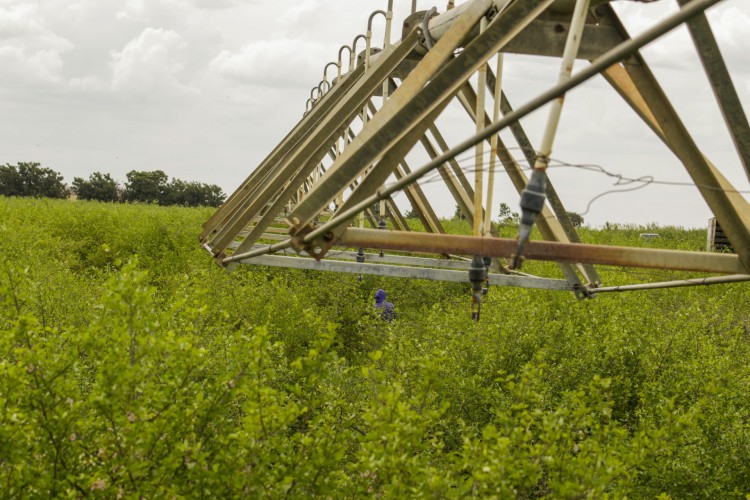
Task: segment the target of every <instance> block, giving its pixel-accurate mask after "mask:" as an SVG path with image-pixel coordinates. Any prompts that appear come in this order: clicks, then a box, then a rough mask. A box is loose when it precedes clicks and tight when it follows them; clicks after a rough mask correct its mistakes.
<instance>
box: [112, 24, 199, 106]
mask: <svg viewBox="0 0 750 500" xmlns="http://www.w3.org/2000/svg"><path fill="white" fill-rule="evenodd" d="M186 45H187V44H186V42H185V40H184V39H183V37H182V36H180V34H179V33H176V32H174V31H169V30H164V29H154V28H147V29H145V30H144V31H143V32H142V33H141V34H140V35H139V36H138V37H137V38H135V39H134V40H132V41H130V42H129V43H128V44H127V45H126V46H125V47H124V48H123V49H122V50H121V51H119V52H113V53H112V61H111V67H112V83H111V88H112V90H114V91H116V92H125V93H135V94H151V93H174V92H177V93H178V94H184V93H191V92H193V90H192V89H190V88H189V87H187V86H185V85H183V84H182V83H181V82H180V80H179V76H180V73H181V72H182V70H183V67H184V63H183V50H184V49H185V47H186Z"/></svg>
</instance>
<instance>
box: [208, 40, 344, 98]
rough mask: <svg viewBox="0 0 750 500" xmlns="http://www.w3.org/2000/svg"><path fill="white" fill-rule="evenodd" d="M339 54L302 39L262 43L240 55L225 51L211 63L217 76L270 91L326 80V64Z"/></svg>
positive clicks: (240, 52) (257, 43)
mask: <svg viewBox="0 0 750 500" xmlns="http://www.w3.org/2000/svg"><path fill="white" fill-rule="evenodd" d="M332 53H333V54H335V51H333V50H332V49H331V47H329V46H328V45H326V44H321V43H309V42H303V41H300V40H289V39H281V40H270V41H258V42H253V43H250V44H248V45H245V46H244V47H243V48H242V49H241V50H240V51H239V52H237V53H231V52H229V51H226V50H224V51H222V52H221V53H220V54H219V55H218V56H216V58H215V59H214V60H213V61H211V69H212V70H213V71H215V72H216V73H217V74H219V75H221V76H223V77H224V78H228V79H230V80H234V81H236V82H239V83H242V84H245V85H254V86H260V87H270V88H299V87H300V86H302V87H311V86H312V85H314V84H316V83H317V82H319V81H320V80H321V79H322V78H323V73H322V72H323V64H324V62H325V61H326V58H328V59H330V56H331V54H332Z"/></svg>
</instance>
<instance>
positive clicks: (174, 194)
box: [0, 162, 226, 207]
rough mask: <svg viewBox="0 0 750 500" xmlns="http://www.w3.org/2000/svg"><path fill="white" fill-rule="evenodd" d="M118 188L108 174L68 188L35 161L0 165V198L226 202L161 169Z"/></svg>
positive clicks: (213, 189) (134, 175)
mask: <svg viewBox="0 0 750 500" xmlns="http://www.w3.org/2000/svg"><path fill="white" fill-rule="evenodd" d="M126 177H127V182H125V184H124V185H121V184H120V183H119V182H117V181H116V180H115V179H113V178H112V176H111V175H109V174H104V173H101V172H94V173H93V174H91V175H90V176H89V178H88V179H84V178H82V177H75V178H74V179H73V183H72V185H71V186H70V187H68V186H67V185H66V184H65V182H64V178H63V176H62V175H61V174H60V173H59V172H55V171H54V170H52V169H50V168H45V167H42V166H41V165H40V164H39V163H36V162H19V163H18V164H17V165H11V164H6V165H0V195H2V196H19V197H34V198H68V197H69V196H70V195H71V193H72V194H75V195H76V196H77V198H78V199H81V200H93V201H103V202H110V203H126V202H127V203H133V202H140V203H157V204H159V205H165V206H166V205H181V206H188V207H197V206H210V207H218V206H219V205H221V204H222V203H224V200H225V199H226V195H225V194H224V191H223V190H222V189H221V188H220V187H219V186H217V185H216V184H205V183H202V182H191V181H183V180H180V179H177V178H172V180H171V181H170V180H169V176H167V174H166V173H164V172H163V171H162V170H154V171H137V170H131V171H130V172H128V173H127V174H126Z"/></svg>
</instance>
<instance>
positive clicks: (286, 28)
mask: <svg viewBox="0 0 750 500" xmlns="http://www.w3.org/2000/svg"><path fill="white" fill-rule="evenodd" d="M445 3H446V2H445V0H441V2H440V3H439V4H434V3H432V2H429V1H426V0H420V1H419V2H418V8H419V9H428V8H430V7H432V6H433V5H436V6H437V7H438V9H439V10H441V11H442V10H443V9H444V8H445V5H444V4H445ZM457 3H460V2H457ZM386 4H387V2H386V0H356V1H353V0H348V1H346V0H300V1H287V0H38V1H30V0H0V164H4V163H11V164H15V163H17V162H19V161H37V162H40V163H42V165H43V166H45V167H50V168H52V169H54V170H57V171H59V172H61V173H62V174H63V175H64V176H65V179H66V181H67V182H68V183H70V182H72V180H73V177H74V176H80V177H88V175H89V174H91V173H92V172H95V171H101V172H108V173H111V174H112V175H113V176H114V177H115V178H116V179H118V180H119V181H121V182H123V181H124V180H125V174H126V172H128V171H130V170H156V169H161V170H164V171H165V172H166V173H167V174H168V175H169V176H170V177H177V178H181V179H184V180H192V181H201V182H209V183H215V184H218V185H220V186H221V187H222V188H223V189H224V190H225V191H226V192H227V194H229V193H231V192H232V191H234V189H235V188H236V187H237V186H238V185H239V184H240V183H241V182H242V180H243V179H244V178H245V177H246V176H247V175H248V174H249V173H250V172H251V171H252V169H253V168H254V167H255V166H256V165H257V164H258V163H259V162H260V161H261V160H262V159H263V158H264V157H265V155H266V154H267V153H268V152H269V151H270V150H271V149H272V148H273V147H274V146H275V145H276V144H277V142H278V141H279V140H280V139H281V138H282V137H283V136H284V135H285V134H286V133H287V132H288V131H289V130H290V129H291V127H293V126H294V124H295V123H296V122H297V121H298V120H299V118H300V117H301V115H302V112H303V111H304V108H305V101H306V100H307V98H308V97H309V95H310V88H311V87H312V86H313V85H316V84H317V83H318V82H319V81H320V80H321V78H322V69H323V66H324V65H325V63H327V62H329V61H332V60H336V58H337V53H338V49H339V47H340V46H341V45H342V44H350V43H351V41H352V39H353V38H354V36H355V35H357V34H359V33H363V32H364V31H365V30H366V20H367V17H368V15H369V13H370V12H372V11H373V10H376V9H383V8H385V6H386ZM675 4H676V2H675V1H674V0H660V1H658V2H654V3H651V4H641V3H632V2H623V1H620V2H614V5H615V6H616V8H617V10H618V12H620V13H621V15H622V16H623V18H624V20H625V22H626V25H627V26H628V28H629V29H630V30H631V32H632V33H634V34H635V33H637V32H639V31H640V30H642V29H644V28H645V27H647V26H649V25H650V24H652V23H653V22H654V21H655V20H657V19H659V18H662V17H664V16H666V15H668V14H669V13H671V12H673V11H674V10H675ZM410 7H411V1H410V0H396V8H397V12H396V16H395V26H397V27H398V28H395V29H394V40H395V39H396V38H397V37H398V35H399V33H400V25H401V21H402V20H403V18H404V15H405V14H407V13H408V10H409V9H410ZM709 18H710V20H711V22H712V24H713V27H714V29H715V32H716V34H717V38H718V39H719V43H720V46H721V49H722V51H723V52H724V55H725V57H726V60H727V63H728V65H729V68H730V71H731V73H732V76H733V78H734V82H735V85H736V86H737V89H738V92H739V94H740V96H741V99H742V101H743V104H744V106H745V109H748V108H749V107H750V55H748V54H750V38H749V37H748V36H747V33H748V31H749V30H750V2H748V0H725V1H724V2H723V3H722V4H720V5H719V6H718V7H715V8H714V9H712V10H711V11H710V12H709ZM382 33H383V22H382V21H381V19H380V18H378V20H377V21H376V23H375V36H376V38H378V39H379V40H382ZM645 54H646V57H647V59H648V60H649V62H651V64H652V65H653V68H654V71H655V73H656V74H657V76H659V77H660V78H662V79H663V84H664V86H665V89H666V90H667V93H668V95H669V96H670V98H671V99H673V101H674V103H675V105H676V107H677V109H678V110H679V112H680V114H681V116H682V117H683V119H685V121H686V123H687V125H688V127H689V128H690V130H691V131H692V132H693V133H694V134H695V137H696V139H697V141H698V143H699V145H700V146H701V148H702V149H703V150H704V152H705V153H706V154H707V155H708V156H709V157H710V158H711V159H712V160H713V161H714V162H715V163H716V164H717V165H719V166H720V167H721V168H722V169H724V171H725V172H727V175H728V177H729V178H730V180H732V181H733V182H734V183H735V186H736V187H737V188H738V189H740V190H750V185H749V184H748V181H747V178H746V176H745V175H744V173H743V172H742V169H741V167H740V162H739V160H738V159H737V155H736V153H735V151H734V148H733V146H732V143H731V140H730V139H729V135H728V134H727V132H726V129H725V127H724V126H723V122H722V119H721V116H720V114H719V113H718V110H717V107H716V104H715V100H714V99H713V96H712V94H711V91H710V89H709V87H708V85H707V82H706V79H705V77H703V76H701V74H700V73H699V72H700V66H699V62H698V60H697V58H696V57H695V50H694V48H693V46H692V43H691V41H690V39H689V37H688V36H687V35H686V32H684V30H683V32H681V33H675V34H673V35H670V36H668V37H666V38H665V39H663V40H661V41H659V42H657V43H656V44H654V45H653V46H651V47H649V48H648V49H647V50H646V52H645ZM581 64H583V63H579V66H577V67H578V68H580V67H582V66H580V65H581ZM558 70H559V61H557V60H554V59H548V58H512V57H510V56H509V57H508V58H507V59H506V74H505V82H506V90H507V92H508V95H509V97H510V98H511V100H512V101H513V102H514V103H515V104H516V105H519V104H521V103H522V102H523V101H524V100H526V99H529V98H531V97H534V93H538V92H540V91H542V90H544V89H546V88H548V87H550V86H552V85H553V84H554V83H555V80H556V78H557V72H558ZM545 120H546V113H545V112H544V111H540V112H538V113H536V114H535V115H533V116H531V117H530V118H529V119H528V120H526V121H524V126H526V127H527V131H528V132H529V135H530V136H531V138H532V141H533V142H534V143H535V144H538V142H539V137H540V135H541V133H540V129H541V126H542V125H543V123H544V121H545ZM440 123H441V125H442V126H443V127H444V128H445V129H446V135H449V136H451V137H452V138H453V139H454V140H460V139H463V138H465V137H466V136H468V135H469V134H470V133H471V128H472V127H471V124H470V123H466V118H465V117H464V116H463V115H461V114H460V113H459V112H458V111H456V110H450V111H449V112H447V113H446V115H445V116H444V117H441V122H440ZM553 157H554V158H556V159H558V160H561V161H565V162H568V163H575V164H590V163H594V164H598V165H601V166H602V167H604V168H606V169H607V170H608V171H612V172H615V173H617V174H622V175H624V176H626V177H640V176H642V175H652V176H654V177H655V178H656V179H657V180H662V181H689V178H687V177H686V175H685V174H684V169H682V167H681V166H680V165H679V164H678V163H677V162H676V161H675V160H674V159H673V158H671V156H670V155H669V153H668V152H667V151H666V148H665V147H664V146H662V145H661V144H660V143H659V142H658V141H657V140H655V138H653V137H652V134H651V133H650V132H649V130H648V129H647V128H646V127H645V126H644V125H643V124H642V123H640V122H639V121H638V119H637V118H636V117H635V116H634V114H633V113H632V111H630V109H629V108H627V107H626V106H625V105H624V104H623V103H622V102H621V101H620V100H619V99H618V98H617V96H616V94H615V93H614V92H613V91H612V90H611V89H609V88H608V87H607V86H606V84H604V83H603V82H602V81H600V80H599V81H594V82H592V83H591V84H588V85H586V87H585V88H581V89H576V90H575V91H574V92H572V93H571V94H569V98H568V99H567V101H566V108H565V111H564V114H563V121H562V123H561V127H560V133H559V137H558V140H557V143H556V145H555V150H554V152H553ZM420 158H421V157H420V156H415V157H414V159H412V160H411V163H412V165H411V166H412V167H418V166H419V161H420ZM550 175H551V177H552V178H553V180H554V181H555V182H556V183H557V185H558V190H559V191H560V193H561V195H562V196H563V200H564V201H565V202H566V205H567V208H568V209H569V210H572V211H578V212H582V211H584V210H585V209H586V206H587V204H588V202H589V200H591V198H592V197H594V196H596V195H597V194H599V193H601V192H603V191H606V190H608V189H622V188H623V187H625V188H627V187H628V186H620V187H612V184H613V183H614V182H615V180H614V179H613V178H610V177H606V176H604V175H602V174H596V173H590V172H584V171H581V170H580V169H570V168H568V169H566V168H557V169H554V170H552V171H551V172H550ZM496 192H497V196H496V201H497V200H499V201H507V202H508V203H509V204H510V205H511V206H514V207H515V206H516V205H517V202H518V199H517V195H516V194H515V192H514V191H513V189H512V188H511V187H509V183H508V181H507V178H506V179H502V177H501V178H499V180H498V184H497V191H496ZM398 202H399V204H402V203H403V204H404V207H405V208H408V204H407V202H406V201H405V198H404V197H403V196H402V197H400V198H398ZM437 205H438V212H439V213H440V214H441V215H449V214H450V213H452V211H453V203H452V202H442V203H440V202H438V203H437ZM709 216H710V214H709V211H708V209H707V208H706V206H705V204H704V203H703V201H702V200H701V199H700V196H699V195H698V193H697V191H696V189H695V188H694V187H675V186H655V185H651V186H648V187H646V188H644V189H643V190H641V191H637V192H635V193H623V194H613V195H609V196H606V197H603V198H601V199H599V200H597V201H596V202H595V203H594V204H593V205H592V206H591V211H590V213H588V214H587V215H586V220H587V222H590V223H592V224H597V225H598V224H603V223H604V222H605V221H614V222H634V223H642V224H645V223H649V222H658V223H662V224H677V225H683V226H688V227H699V226H703V225H705V221H706V219H707V218H708V217H709Z"/></svg>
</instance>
